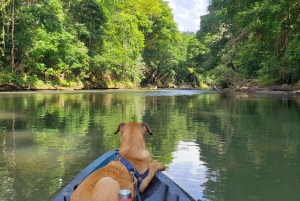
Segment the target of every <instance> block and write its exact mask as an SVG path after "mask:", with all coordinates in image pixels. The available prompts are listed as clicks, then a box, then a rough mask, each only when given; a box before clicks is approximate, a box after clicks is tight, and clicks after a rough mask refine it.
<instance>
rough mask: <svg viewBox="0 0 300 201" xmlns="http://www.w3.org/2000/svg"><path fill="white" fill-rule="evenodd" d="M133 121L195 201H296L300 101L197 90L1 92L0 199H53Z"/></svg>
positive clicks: (299, 170)
mask: <svg viewBox="0 0 300 201" xmlns="http://www.w3.org/2000/svg"><path fill="white" fill-rule="evenodd" d="M129 121H138V122H146V123H148V124H149V126H150V128H151V130H152V132H153V136H150V135H147V147H148V149H149V150H150V152H151V154H152V157H153V158H155V159H156V160H158V161H160V162H162V163H164V164H165V165H166V167H167V169H166V171H165V174H166V175H167V176H169V177H170V178H171V179H173V180H174V181H175V182H176V183H177V184H178V185H180V186H181V187H182V188H183V189H185V190H186V191H187V192H188V193H189V194H190V195H191V196H192V197H194V198H195V199H201V200H211V201H215V200H216V201H240V200H272V201H276V200H278V201H282V200H300V191H299V189H300V98H299V97H289V96H276V95H262V94H238V93H237V94H235V93H232V94H225V93H216V92H211V91H201V90H186V91H185V90H148V91H147V90H97V91H69V92H16V93H0V142H1V143H0V200H2V201H6V200H7V201H8V200H16V201H19V200H20V201H24V200H30V201H41V200H48V199H49V197H50V196H51V195H52V194H53V193H54V192H55V191H56V190H57V189H58V188H60V187H61V186H63V185H65V184H66V183H67V182H68V181H69V180H70V179H72V178H73V177H74V176H75V175H76V174H77V173H78V172H80V171H81V170H82V169H83V168H84V167H85V166H87V165H88V164H89V163H90V162H92V161H93V160H94V159H96V158H97V157H98V156H100V155H101V154H103V153H105V152H107V151H108V150H111V149H116V148H118V147H119V145H120V144H119V143H120V142H119V137H120V136H119V135H114V134H113V132H114V131H115V130H116V128H117V126H118V124H119V123H121V122H129Z"/></svg>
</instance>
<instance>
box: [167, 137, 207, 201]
mask: <svg viewBox="0 0 300 201" xmlns="http://www.w3.org/2000/svg"><path fill="white" fill-rule="evenodd" d="M172 157H173V160H172V162H171V163H170V164H169V165H168V168H167V170H166V171H165V172H164V173H165V174H166V175H167V176H169V177H170V178H172V179H173V181H175V182H176V183H177V184H180V186H181V187H182V188H183V189H188V191H189V194H190V195H191V196H192V197H194V198H196V199H200V198H201V200H204V199H203V194H202V192H203V190H204V187H203V186H200V184H202V183H205V182H206V181H207V179H206V176H205V172H206V171H207V168H206V166H205V164H204V163H203V162H202V161H200V148H199V145H198V144H196V143H194V142H184V141H179V142H178V146H177V148H176V151H174V152H173V153H172ZM186 181H189V182H186ZM196 184H198V185H196Z"/></svg>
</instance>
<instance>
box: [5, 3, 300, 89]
mask: <svg viewBox="0 0 300 201" xmlns="http://www.w3.org/2000/svg"><path fill="white" fill-rule="evenodd" d="M0 12H1V16H0V27H1V31H0V32H1V38H0V55H1V56H0V86H7V85H11V86H15V87H22V88H43V87H46V88H49V87H50V88H51V87H53V86H61V87H81V88H109V87H128V88H133V87H138V86H158V87H169V86H171V85H177V86H180V85H186V84H189V85H193V86H200V85H201V84H203V83H206V84H222V85H224V86H225V85H229V84H233V83H234V82H235V81H236V79H238V78H246V79H258V80H259V81H260V83H261V84H263V85H269V84H274V83H276V84H296V83H297V82H298V81H299V80H300V65H299V64H300V34H299V33H300V26H299V24H300V3H299V2H298V0H272V1H267V0H263V1H258V0H246V1H245V0H225V1H224V0H222V1H221V0H211V1H210V5H209V6H208V14H206V15H204V16H201V23H200V29H199V31H198V32H197V33H196V34H195V33H192V32H180V31H179V30H178V27H177V24H176V23H175V22H174V20H173V15H172V10H171V9H170V7H169V5H168V2H166V1H165V0H150V1H149V0H67V1H62V0H1V6H0ZM199 17H200V16H199Z"/></svg>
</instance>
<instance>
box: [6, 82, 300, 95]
mask: <svg viewBox="0 0 300 201" xmlns="http://www.w3.org/2000/svg"><path fill="white" fill-rule="evenodd" d="M137 88H139V87H137ZM93 89H126V87H124V86H122V87H112V88H110V87H107V88H93ZM128 89H129V88H128ZM130 89H132V87H130ZM149 89H153V90H155V89H158V88H157V87H155V88H151V87H150V88H149ZM178 89H180V90H193V89H202V88H194V87H179V88H178ZM206 89H209V90H215V91H219V92H223V93H230V92H245V93H260V94H277V95H300V85H299V84H297V85H296V86H292V85H287V84H283V85H270V86H266V87H263V86H261V85H259V84H258V83H257V81H256V80H242V81H239V82H236V83H235V84H233V85H230V86H228V87H225V88H223V87H221V86H215V85H210V87H205V90H206ZM56 90H57V91H75V90H88V89H86V88H85V87H84V86H77V87H62V86H50V85H45V86H42V87H36V88H32V87H17V86H14V85H4V86H3V85H2V86H0V92H1V91H3V92H9V91H56Z"/></svg>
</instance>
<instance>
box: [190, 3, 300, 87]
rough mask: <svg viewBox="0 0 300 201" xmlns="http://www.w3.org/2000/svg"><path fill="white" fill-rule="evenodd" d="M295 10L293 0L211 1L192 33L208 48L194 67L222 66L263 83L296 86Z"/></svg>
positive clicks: (212, 67)
mask: <svg viewBox="0 0 300 201" xmlns="http://www.w3.org/2000/svg"><path fill="white" fill-rule="evenodd" d="M299 8H300V4H299V3H298V1H296V0H292V1H286V0H285V1H280V2H275V1H266V0H264V1H250V0H249V1H241V0H226V1H218V0H213V1H211V2H210V5H209V7H208V10H209V13H208V14H207V15H204V16H202V17H201V27H200V30H199V31H198V33H197V39H198V40H199V41H200V42H202V43H203V44H204V45H205V47H206V48H207V49H209V51H207V52H206V53H204V54H203V53H202V54H200V56H199V57H198V58H196V59H197V61H198V63H199V66H203V67H204V68H205V69H206V70H210V69H214V68H216V67H218V66H223V68H228V69H233V70H234V71H236V72H238V73H239V74H240V76H242V77H245V78H261V79H260V80H263V83H265V84H272V83H274V82H276V83H278V84H280V83H295V82H297V81H298V80H299V76H298V75H299V68H297V67H298V66H299V65H300V63H299V62H300V61H299V60H298V59H296V58H298V55H299V53H298V52H299V51H298V49H299V48H298V47H299V34H298V32H299V31H300V28H299V26H298V25H297V24H299V19H298V17H297V16H298V15H299ZM224 70H225V69H224ZM211 72H214V71H211ZM216 72H218V70H217V71H216Z"/></svg>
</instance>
